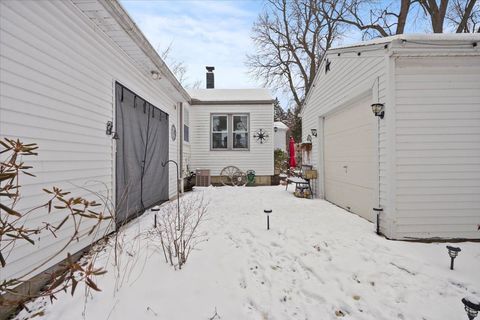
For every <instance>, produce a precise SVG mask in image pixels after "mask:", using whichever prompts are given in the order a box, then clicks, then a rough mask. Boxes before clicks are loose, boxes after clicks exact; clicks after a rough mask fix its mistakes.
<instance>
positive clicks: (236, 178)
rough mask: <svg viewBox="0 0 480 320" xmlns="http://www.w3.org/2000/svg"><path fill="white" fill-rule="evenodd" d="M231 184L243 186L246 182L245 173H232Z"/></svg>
mask: <svg viewBox="0 0 480 320" xmlns="http://www.w3.org/2000/svg"><path fill="white" fill-rule="evenodd" d="M233 184H234V185H236V186H244V185H246V184H247V174H246V173H245V172H243V171H237V172H235V173H234V174H233Z"/></svg>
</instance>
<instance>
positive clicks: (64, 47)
mask: <svg viewBox="0 0 480 320" xmlns="http://www.w3.org/2000/svg"><path fill="white" fill-rule="evenodd" d="M96 4H97V5H98V3H96ZM100 14H101V15H102V16H108V13H106V12H104V11H103V12H102V13H99V15H100ZM0 15H1V16H0V42H1V43H0V48H1V52H0V56H1V57H0V59H1V61H0V136H1V137H5V136H6V137H11V138H19V139H21V140H23V141H25V142H35V143H37V144H38V145H39V150H38V152H39V155H38V156H37V157H28V158H27V157H25V158H24V160H25V162H26V163H27V164H29V165H30V164H31V165H33V167H34V169H33V171H32V172H33V173H34V174H35V175H36V176H37V177H36V178H30V177H25V178H23V179H22V191H21V192H22V196H23V198H22V200H21V201H20V207H18V209H19V210H22V209H27V208H30V207H32V206H33V205H38V204H40V203H42V202H44V201H45V200H46V196H45V194H44V193H43V192H42V188H49V187H51V186H58V187H61V188H64V189H66V190H69V191H72V195H78V196H86V197H88V198H92V193H91V192H90V190H91V191H94V192H100V193H101V194H103V195H105V196H106V195H108V196H109V197H110V198H111V199H114V197H115V195H114V176H115V170H114V161H115V158H114V144H113V140H112V137H111V136H107V135H106V134H105V125H106V122H107V121H113V119H114V105H115V101H114V81H119V82H120V83H122V84H123V85H125V86H126V87H128V88H129V89H131V90H133V91H134V92H136V93H138V94H139V95H141V96H142V97H144V98H145V99H147V100H148V101H150V102H151V103H152V104H154V105H155V106H158V107H159V108H161V109H162V110H164V111H165V112H167V113H169V115H170V118H169V120H170V123H171V124H173V123H174V124H176V121H177V116H176V111H175V110H174V105H175V100H174V99H172V98H171V97H170V96H169V91H168V90H167V89H166V88H162V86H161V84H160V82H158V81H157V82H155V81H154V80H152V79H151V76H150V74H149V72H148V71H145V70H142V71H140V70H139V69H138V68H137V66H136V65H134V64H133V62H132V60H131V59H130V57H128V56H127V55H126V54H125V52H124V51H123V50H120V49H119V48H118V47H117V46H116V44H115V43H114V42H113V41H112V40H111V39H110V38H108V37H107V36H106V35H105V34H104V33H103V32H102V31H100V30H99V29H98V28H97V27H96V25H94V24H93V23H92V22H91V21H90V20H89V19H88V18H87V17H85V16H84V15H83V13H82V12H81V11H80V10H79V9H78V8H77V7H75V6H74V5H73V4H72V3H71V2H70V1H26V0H25V1H0ZM112 27H113V25H112ZM118 34H119V36H120V34H122V33H121V32H118ZM124 36H125V38H126V39H128V36H127V35H126V33H124ZM114 130H115V128H114ZM166 138H167V139H170V137H166ZM177 150H178V149H177V142H172V141H171V139H170V147H169V153H170V159H177ZM169 175H170V196H173V195H174V194H175V183H176V182H175V180H176V178H175V177H176V173H175V169H174V168H173V166H172V167H171V168H170V171H169ZM83 187H86V188H87V189H88V191H86V190H84V189H83ZM61 219H62V216H61V214H59V213H52V214H50V215H47V214H46V212H45V211H40V212H38V213H37V214H35V215H34V216H32V219H31V220H30V221H29V223H31V224H38V223H41V222H43V221H46V222H50V223H52V224H55V223H58V222H59V221H61ZM89 229H90V226H89V225H88V224H87V223H86V224H84V225H83V228H82V230H81V232H83V231H85V230H89ZM71 231H72V227H71V226H68V225H66V226H64V227H63V228H62V230H61V231H59V232H58V234H57V235H58V238H53V237H52V236H51V234H49V233H45V234H42V235H41V236H40V237H39V238H38V239H35V240H37V241H36V244H35V246H31V245H30V244H22V245H19V246H18V247H16V248H15V250H14V252H13V254H12V255H11V256H10V257H9V258H8V260H7V263H8V264H7V266H6V268H2V270H1V271H0V272H1V274H0V278H1V279H6V278H10V277H14V276H18V275H19V274H21V273H23V272H24V271H26V270H28V269H31V268H32V266H34V265H36V264H38V263H39V262H40V261H43V259H45V258H46V257H48V256H50V255H51V254H52V253H54V252H55V250H57V249H58V248H61V247H62V246H63V244H64V243H65V241H66V239H67V237H68V236H69V235H70V233H71ZM103 231H105V228H103V229H102V232H103ZM102 232H100V233H102ZM91 240H92V239H91V238H82V239H81V240H80V241H78V242H74V243H73V244H72V245H71V246H70V247H69V248H68V251H69V252H72V253H73V252H76V251H78V250H79V249H81V248H84V247H85V246H87V245H88V244H89V243H90V242H91ZM32 248H34V249H33V250H32ZM62 258H63V256H62V255H60V256H58V257H57V258H55V259H54V260H52V261H50V262H49V263H48V264H46V265H45V266H44V267H43V268H42V269H41V270H39V271H42V270H43V269H46V268H48V267H50V266H52V265H53V264H55V263H56V262H58V261H59V260H60V259H62Z"/></svg>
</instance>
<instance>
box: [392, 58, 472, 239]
mask: <svg viewBox="0 0 480 320" xmlns="http://www.w3.org/2000/svg"><path fill="white" fill-rule="evenodd" d="M395 86H396V168H397V169H396V171H397V174H396V194H397V196H396V207H397V217H396V219H395V224H394V231H395V234H396V237H398V238H410V237H415V238H417V237H421V238H432V237H445V238H479V237H480V235H479V231H478V225H479V224H480V58H479V57H478V56H474V57H468V56H457V57H431V56H430V57H399V58H397V60H396V68H395Z"/></svg>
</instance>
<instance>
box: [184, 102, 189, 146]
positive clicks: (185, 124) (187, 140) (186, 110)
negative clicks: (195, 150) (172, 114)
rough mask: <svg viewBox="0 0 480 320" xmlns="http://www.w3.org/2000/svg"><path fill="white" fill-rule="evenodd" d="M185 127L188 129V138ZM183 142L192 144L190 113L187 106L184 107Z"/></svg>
mask: <svg viewBox="0 0 480 320" xmlns="http://www.w3.org/2000/svg"><path fill="white" fill-rule="evenodd" d="M185 127H187V128H188V130H187V131H188V137H187V136H186V134H185ZM187 138H188V139H187ZM183 142H185V143H190V111H189V110H188V109H187V107H186V106H185V105H184V106H183Z"/></svg>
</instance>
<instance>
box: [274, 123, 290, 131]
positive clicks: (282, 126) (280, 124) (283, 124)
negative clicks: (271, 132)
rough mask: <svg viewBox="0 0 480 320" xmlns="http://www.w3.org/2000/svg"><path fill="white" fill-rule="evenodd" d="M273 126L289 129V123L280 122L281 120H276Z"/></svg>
mask: <svg viewBox="0 0 480 320" xmlns="http://www.w3.org/2000/svg"><path fill="white" fill-rule="evenodd" d="M273 127H274V128H279V129H287V130H288V127H287V125H286V124H285V123H283V122H280V121H275V122H274V123H273Z"/></svg>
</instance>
